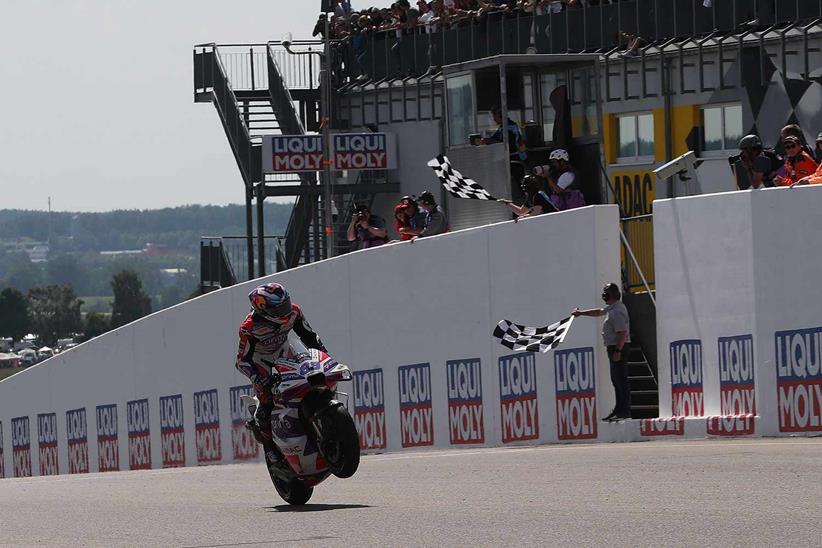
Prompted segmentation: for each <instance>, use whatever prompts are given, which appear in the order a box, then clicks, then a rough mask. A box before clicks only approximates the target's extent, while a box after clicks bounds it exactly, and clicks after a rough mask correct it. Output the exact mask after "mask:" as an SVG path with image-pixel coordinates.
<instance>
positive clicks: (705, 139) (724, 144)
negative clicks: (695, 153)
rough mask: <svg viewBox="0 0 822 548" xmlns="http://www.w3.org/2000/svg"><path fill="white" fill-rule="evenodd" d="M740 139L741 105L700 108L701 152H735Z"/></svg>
mask: <svg viewBox="0 0 822 548" xmlns="http://www.w3.org/2000/svg"><path fill="white" fill-rule="evenodd" d="M741 138H742V105H719V106H713V105H712V106H707V107H702V150H703V151H704V152H725V151H731V150H736V149H737V147H738V146H739V140H740V139H741Z"/></svg>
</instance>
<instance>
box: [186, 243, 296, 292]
mask: <svg viewBox="0 0 822 548" xmlns="http://www.w3.org/2000/svg"><path fill="white" fill-rule="evenodd" d="M264 239H265V250H266V253H265V257H266V259H265V262H266V265H265V266H266V269H265V271H266V272H279V271H281V270H284V268H283V263H284V261H285V258H284V255H283V248H284V243H285V237H283V236H265V238H264ZM200 245H201V246H209V245H210V246H213V247H217V246H219V247H220V248H222V253H223V254H224V256H225V258H226V260H227V261H228V265H229V267H230V268H231V271H232V273H233V274H234V278H235V279H236V281H237V282H243V281H247V280H252V279H254V278H255V277H256V275H255V274H254V272H252V273H251V275H249V272H248V245H247V237H246V236H203V237H201V238H200ZM254 265H255V268H254V271H255V272H256V271H257V270H258V269H257V266H258V265H257V258H256V257H255V260H254ZM215 268H216V267H212V268H211V270H207V271H205V272H204V273H202V274H201V278H203V279H202V282H203V283H205V282H208V281H217V280H218V279H219V278H217V276H218V275H219V274H220V273H219V272H217V271H216V270H215Z"/></svg>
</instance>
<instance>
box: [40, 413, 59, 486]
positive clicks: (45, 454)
mask: <svg viewBox="0 0 822 548" xmlns="http://www.w3.org/2000/svg"><path fill="white" fill-rule="evenodd" d="M37 446H38V453H39V455H40V475H41V476H56V475H57V474H59V473H60V468H59V464H58V461H57V459H58V457H57V414H56V413H42V414H40V415H37Z"/></svg>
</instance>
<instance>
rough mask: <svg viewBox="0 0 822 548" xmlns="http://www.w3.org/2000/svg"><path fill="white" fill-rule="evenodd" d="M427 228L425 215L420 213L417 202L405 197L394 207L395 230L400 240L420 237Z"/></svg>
mask: <svg viewBox="0 0 822 548" xmlns="http://www.w3.org/2000/svg"><path fill="white" fill-rule="evenodd" d="M424 227H425V214H424V213H423V212H422V211H420V208H419V206H418V205H417V201H416V200H414V199H413V198H412V197H410V196H403V198H402V200H400V203H398V204H397V205H396V206H394V228H395V229H396V231H397V234H399V235H400V240H402V241H406V240H410V239H411V238H413V237H414V236H419V235H420V233H421V232H422V229H423V228H424Z"/></svg>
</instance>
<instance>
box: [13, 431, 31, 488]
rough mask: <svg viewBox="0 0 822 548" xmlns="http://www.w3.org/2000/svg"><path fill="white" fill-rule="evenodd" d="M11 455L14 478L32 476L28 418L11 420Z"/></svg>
mask: <svg viewBox="0 0 822 548" xmlns="http://www.w3.org/2000/svg"><path fill="white" fill-rule="evenodd" d="M11 455H12V460H13V461H14V467H13V468H14V470H13V471H14V477H15V478H23V477H27V476H31V430H30V429H29V418H28V417H16V418H13V419H11Z"/></svg>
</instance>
